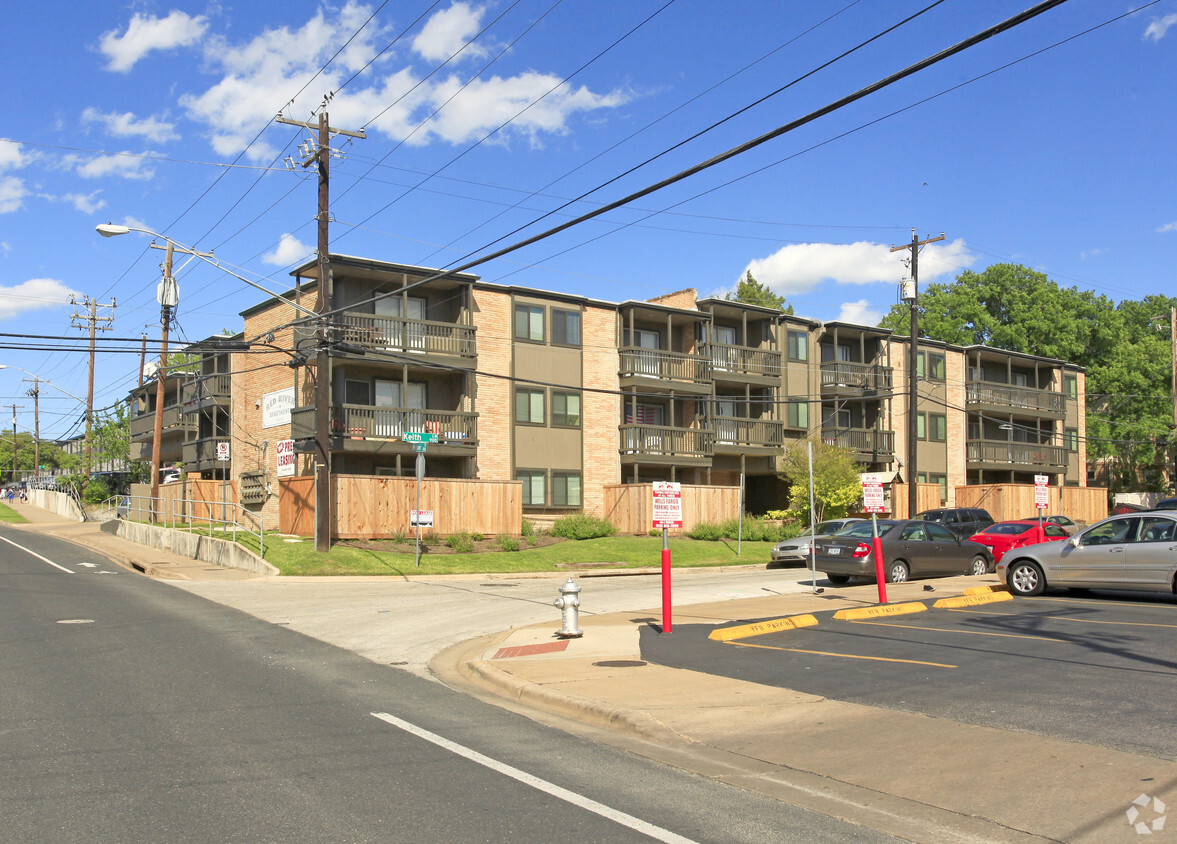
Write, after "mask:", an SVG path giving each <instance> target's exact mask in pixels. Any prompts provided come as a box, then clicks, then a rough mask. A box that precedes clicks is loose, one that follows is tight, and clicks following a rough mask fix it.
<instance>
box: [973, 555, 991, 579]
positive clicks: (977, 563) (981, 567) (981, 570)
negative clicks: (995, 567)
mask: <svg viewBox="0 0 1177 844" xmlns="http://www.w3.org/2000/svg"><path fill="white" fill-rule="evenodd" d="M968 573H969V574H971V575H973V576H974V577H976V576H977V575H981V574H988V573H989V561H988V560H986V559H985V558H984V557H982V556H981V555H980V554H978V555H977V556H975V557H973V562H972V564H971V565H970V566H969V571H968Z"/></svg>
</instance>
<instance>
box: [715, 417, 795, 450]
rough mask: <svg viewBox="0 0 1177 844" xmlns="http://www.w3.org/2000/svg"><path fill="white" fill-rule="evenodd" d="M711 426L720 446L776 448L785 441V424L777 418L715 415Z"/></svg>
mask: <svg viewBox="0 0 1177 844" xmlns="http://www.w3.org/2000/svg"><path fill="white" fill-rule="evenodd" d="M709 427H710V428H711V430H713V431H714V432H715V444H716V447H719V446H724V445H728V446H733V445H734V446H750V447H753V448H776V447H779V446H781V445H783V444H784V442H785V426H784V423H783V422H780V421H778V420H776V419H739V418H736V417H732V416H713V417H712V418H711V421H710V422H709Z"/></svg>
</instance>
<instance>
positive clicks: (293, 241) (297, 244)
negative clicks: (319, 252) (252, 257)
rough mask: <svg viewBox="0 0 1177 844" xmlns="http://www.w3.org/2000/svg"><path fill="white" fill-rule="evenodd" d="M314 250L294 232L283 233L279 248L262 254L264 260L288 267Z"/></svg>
mask: <svg viewBox="0 0 1177 844" xmlns="http://www.w3.org/2000/svg"><path fill="white" fill-rule="evenodd" d="M312 252H314V250H313V249H311V247H309V246H307V245H306V244H305V243H302V242H301V241H299V239H298V238H297V237H295V236H294V235H292V234H283V235H282V239H281V240H280V241H279V242H278V248H277V249H275V250H274V251H273V252H269V253H267V254H265V255H263V256H262V261H263V262H265V263H267V264H271V265H273V266H276V267H287V266H290V265H291V264H294V263H297V262H298V261H300V260H301V259H303V258H305V257H307V255H309V254H311V253H312Z"/></svg>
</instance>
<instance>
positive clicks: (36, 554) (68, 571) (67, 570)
mask: <svg viewBox="0 0 1177 844" xmlns="http://www.w3.org/2000/svg"><path fill="white" fill-rule="evenodd" d="M0 540H3V541H5V542H7V543H8V544H9V545H11V546H12V547H14V548H19V549H20V550H22V551H24V552H25V553H26V554H32V555H33V556H34V557H36V558H37V559H38V560H42V561H44V562H46V563H48V564H49V565H51V566H53V568H55V569H61V570H62V571H63V572H65V573H66V574H77V572H74V571H71V570H70V569H67V568H66V567H65V566H59V565H58V564H57V563H55V562H53V561H52V560H51V559H49V558H48V557H42V556H41V555H40V554H38V553H37V552H36V551H30V550H29V549H28V548H26V547H24V546H23V545H17V544H16V543H15V542H13V541H12V540H11V539H5V538H4V537H3V536H0Z"/></svg>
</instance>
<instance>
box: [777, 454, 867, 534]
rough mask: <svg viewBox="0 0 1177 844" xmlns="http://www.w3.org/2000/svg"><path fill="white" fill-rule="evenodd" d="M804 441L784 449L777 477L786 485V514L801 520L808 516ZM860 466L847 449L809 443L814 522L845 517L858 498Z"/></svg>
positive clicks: (860, 493)
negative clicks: (787, 501) (811, 459)
mask: <svg viewBox="0 0 1177 844" xmlns="http://www.w3.org/2000/svg"><path fill="white" fill-rule="evenodd" d="M809 442H810V441H808V440H796V441H795V442H793V443H792V444H791V445H788V446H785V449H784V451H783V452H782V454H781V458H780V462H779V464H778V466H779V472H778V474H779V475H780V477H781V478H782V479H783V480H785V481H787V482H788V484H789V505H790V506H789V511H790V513H792V514H796V515H797V517H798V518H800V519H801V520H802V521H804V520H806V519H807V518H808V516H809V448H808V444H809ZM861 471H862V467H861V466H860V465H859V464H858V462H857V461H855V459H854V458H853V457H851V456H850V452H849V451H848V450H847V449H844V448H839V447H837V446H833V445H827V444H826V443H824V442H821V441H820V440H818V441H815V442H813V504H814V507H813V509H814V513H813V517H814V520H815V521H821V520H822V519H827V518H837V517H839V516H844V515H846V511H847V510H848V509H849V508H850V506H851V505H852V504H854V503H855V502H857V501H859V500H860V499H861V498H862V479H861V477H859V473H860V472H861Z"/></svg>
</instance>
